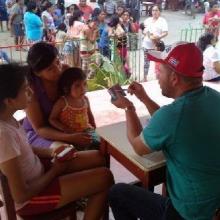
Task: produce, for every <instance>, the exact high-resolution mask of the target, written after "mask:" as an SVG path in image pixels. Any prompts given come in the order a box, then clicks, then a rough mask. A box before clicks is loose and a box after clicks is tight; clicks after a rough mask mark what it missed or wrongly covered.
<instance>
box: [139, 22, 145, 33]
mask: <svg viewBox="0 0 220 220" xmlns="http://www.w3.org/2000/svg"><path fill="white" fill-rule="evenodd" d="M139 27H140V29H141V30H142V31H143V30H144V29H145V25H144V23H140V26H139Z"/></svg>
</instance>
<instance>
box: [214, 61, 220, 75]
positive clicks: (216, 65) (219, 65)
mask: <svg viewBox="0 0 220 220" xmlns="http://www.w3.org/2000/svg"><path fill="white" fill-rule="evenodd" d="M213 68H214V70H215V71H216V72H217V73H218V74H220V61H216V62H214V63H213Z"/></svg>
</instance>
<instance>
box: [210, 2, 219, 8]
mask: <svg viewBox="0 0 220 220" xmlns="http://www.w3.org/2000/svg"><path fill="white" fill-rule="evenodd" d="M216 5H218V2H217V1H210V2H209V8H214V6H216Z"/></svg>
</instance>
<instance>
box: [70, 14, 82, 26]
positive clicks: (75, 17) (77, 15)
mask: <svg viewBox="0 0 220 220" xmlns="http://www.w3.org/2000/svg"><path fill="white" fill-rule="evenodd" d="M82 15H83V13H82V12H81V11H80V10H75V11H74V12H73V14H72V16H71V17H70V20H69V26H72V25H73V24H74V22H75V21H78V20H79V19H80V18H81V17H82Z"/></svg>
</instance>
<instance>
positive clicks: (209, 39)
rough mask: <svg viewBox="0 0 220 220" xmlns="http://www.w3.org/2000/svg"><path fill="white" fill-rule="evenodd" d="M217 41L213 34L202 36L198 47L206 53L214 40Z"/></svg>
mask: <svg viewBox="0 0 220 220" xmlns="http://www.w3.org/2000/svg"><path fill="white" fill-rule="evenodd" d="M214 39H215V35H214V34H212V33H205V34H203V35H202V36H200V38H199V41H198V43H197V46H198V47H199V48H200V50H202V51H204V50H205V49H206V47H207V46H208V45H209V44H211V42H212V40H214Z"/></svg>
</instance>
